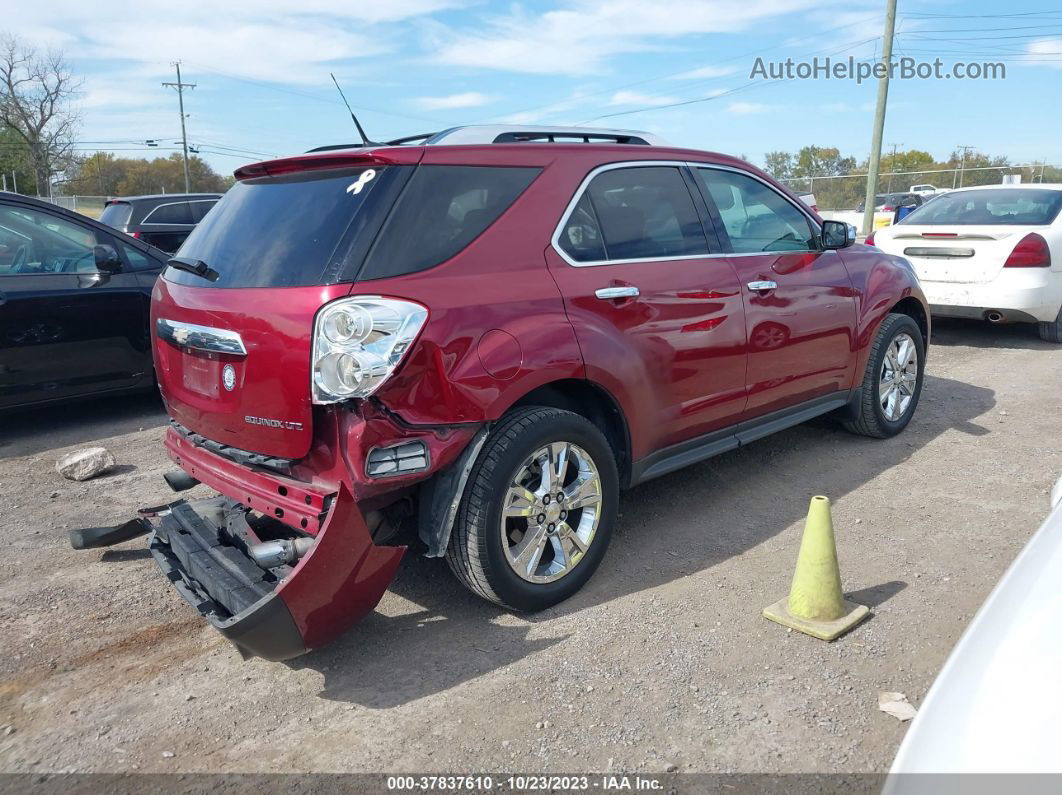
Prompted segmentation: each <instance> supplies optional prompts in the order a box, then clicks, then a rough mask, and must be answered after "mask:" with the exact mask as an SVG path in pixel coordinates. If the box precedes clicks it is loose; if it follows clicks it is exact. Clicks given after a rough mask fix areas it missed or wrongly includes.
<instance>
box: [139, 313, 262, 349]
mask: <svg viewBox="0 0 1062 795" xmlns="http://www.w3.org/2000/svg"><path fill="white" fill-rule="evenodd" d="M155 331H156V333H157V334H158V336H159V339H162V340H165V341H166V342H168V343H170V344H171V345H174V346H176V347H178V348H192V349H194V350H197V351H207V352H209V353H228V354H233V355H236V356H246V355H247V349H246V348H245V347H244V345H243V338H242V337H240V335H239V334H238V333H236V332H235V331H230V330H228V329H223V328H210V327H209V326H197V325H196V324H195V323H181V322H180V321H177V320H167V319H166V318H164V317H160V318H157V319H156V321H155Z"/></svg>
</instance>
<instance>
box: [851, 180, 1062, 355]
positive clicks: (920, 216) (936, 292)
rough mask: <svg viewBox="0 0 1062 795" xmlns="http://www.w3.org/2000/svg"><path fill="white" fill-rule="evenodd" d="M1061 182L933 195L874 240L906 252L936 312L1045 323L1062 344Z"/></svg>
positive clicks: (1048, 334)
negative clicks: (1059, 183)
mask: <svg viewBox="0 0 1062 795" xmlns="http://www.w3.org/2000/svg"><path fill="white" fill-rule="evenodd" d="M1060 210H1062V185H1046V184H1031V185H982V186H977V187H972V188H959V189H957V190H953V191H949V192H948V193H947V194H945V195H943V196H939V197H937V198H934V199H933V201H931V202H927V203H926V204H924V205H923V206H921V207H919V208H918V209H917V210H915V211H914V212H913V213H911V214H910V215H908V216H907V217H906V218H904V219H903V220H902V221H900V222H899V223H898V224H895V225H894V226H890V227H886V228H884V229H879V230H877V231H876V232H875V233H874V234H873V235H871V236H870V237H868V238H867V243H868V244H870V245H873V246H877V247H878V248H880V249H881V250H882V251H887V252H888V253H890V254H897V255H901V256H904V257H907V259H909V260H910V261H911V264H912V265H913V266H914V269H915V271H916V272H917V273H918V278H919V279H920V280H921V282H922V289H923V290H924V291H925V294H926V298H927V299H929V304H930V309H931V311H932V312H933V314H934V315H940V316H944V317H948V316H950V317H968V318H982V319H984V320H988V321H990V322H992V323H1010V322H1013V323H1039V329H1040V336H1041V337H1042V338H1043V339H1045V340H1048V341H1049V342H1058V343H1062V213H1060Z"/></svg>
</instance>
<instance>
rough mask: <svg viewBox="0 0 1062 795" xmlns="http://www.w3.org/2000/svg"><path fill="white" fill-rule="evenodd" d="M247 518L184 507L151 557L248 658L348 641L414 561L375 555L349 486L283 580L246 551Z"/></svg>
mask: <svg viewBox="0 0 1062 795" xmlns="http://www.w3.org/2000/svg"><path fill="white" fill-rule="evenodd" d="M245 515H246V514H245V509H244V508H243V507H242V506H241V505H239V504H238V503H236V502H235V501H234V500H231V499H225V498H214V499H207V500H199V501H196V502H190V503H185V502H183V501H178V502H177V503H174V504H173V505H172V506H171V507H170V510H169V512H168V513H166V514H164V515H163V516H162V517H161V520H160V521H159V523H158V525H157V527H156V528H155V530H154V532H153V533H152V534H151V538H150V540H149V548H150V550H151V554H152V556H153V557H154V558H155V561H156V562H157V563H158V565H159V567H160V568H161V569H162V571H163V573H164V574H165V575H166V577H167V578H168V579H169V580H170V581H171V582H172V583H173V584H174V586H175V587H176V588H177V590H178V592H179V593H180V594H181V596H182V597H184V599H185V600H186V601H187V602H188V603H189V604H191V605H192V606H193V607H195V608H196V610H198V611H199V613H200V614H201V615H202V616H203V617H204V618H206V619H207V620H208V621H209V622H210V623H211V624H212V625H213V626H214V627H215V628H216V629H217V630H218V631H219V632H221V633H222V634H223V635H224V636H225V637H226V638H228V639H229V640H230V641H232V643H233V644H234V645H235V646H236V647H237V648H238V649H239V650H240V653H241V654H243V655H244V656H247V657H250V656H254V657H262V658H264V659H267V660H286V659H290V658H292V657H296V656H298V655H300V654H303V653H305V652H306V651H309V650H310V649H314V648H317V647H319V646H322V645H324V644H325V643H328V642H329V641H330V640H332V639H333V638H335V637H336V636H338V635H340V634H342V633H343V632H345V631H346V630H347V629H349V628H350V627H351V626H353V625H354V624H356V623H357V622H358V621H359V620H361V619H362V618H363V617H364V616H365V615H367V614H368V613H370V612H371V611H372V610H373V609H374V608H375V607H376V605H377V604H378V603H379V601H380V599H381V597H382V596H383V594H384V592H385V591H386V590H387V586H388V585H389V584H390V583H391V580H392V578H393V577H394V573H395V570H396V569H397V568H398V564H399V562H400V561H401V559H402V555H403V554H404V552H405V547H380V546H376V545H375V544H374V543H373V541H372V538H371V536H370V535H369V530H368V528H367V527H366V525H365V522H364V520H363V518H362V516H361V513H360V511H359V510H358V507H357V505H356V504H355V502H354V500H353V498H352V497H351V496H350V493H349V492H348V491H347V490H346V489H345V488H344V487H340V490H339V492H338V493H337V494H336V495H335V498H334V499H333V500H332V503H331V507H330V509H329V511H328V513H327V515H326V516H325V517H324V519H323V521H322V522H321V524H320V529H319V531H318V533H317V539H316V543H315V544H314V546H313V547H312V548H311V549H310V551H309V552H308V553H307V554H306V555H305V556H304V557H303V558H302V559H301V560H300V561H299V562H298V563H297V564H296V565H295V567H294V568H293V569H291V570H290V572H289V573H288V574H287V576H285V577H284V578H283V579H280V580H277V579H276V577H274V576H273V575H272V574H271V573H270V572H267V571H265V570H263V569H261V568H259V567H258V566H257V565H256V564H255V563H254V562H253V561H252V560H251V559H250V558H249V557H247V555H246V553H245V552H244V548H243V545H242V544H241V541H240V538H241V537H244V536H243V535H242V532H241V531H243V530H244V529H245V528H246V522H245ZM252 541H253V539H252Z"/></svg>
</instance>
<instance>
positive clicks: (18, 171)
mask: <svg viewBox="0 0 1062 795" xmlns="http://www.w3.org/2000/svg"><path fill="white" fill-rule="evenodd" d="M0 173H2V174H3V175H4V177H3V183H0V186H2V185H3V184H6V185H7V189H8V190H10V191H13V190H14V189H15V187H16V186H17V187H18V189H19V191H20V192H28V191H31V190H32V189H33V188H32V186H33V165H32V163H31V162H30V156H29V147H28V146H26V142H25V141H23V140H22V139H21V138H20V137H19V136H18V135H17V134H16V133H15V131H14V130H11V129H9V128H7V127H3V126H2V125H0Z"/></svg>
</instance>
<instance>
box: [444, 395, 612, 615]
mask: <svg viewBox="0 0 1062 795" xmlns="http://www.w3.org/2000/svg"><path fill="white" fill-rule="evenodd" d="M618 500H619V477H618V474H617V472H616V460H615V455H614V453H613V451H612V448H611V446H610V445H609V443H608V441H607V440H606V439H605V437H604V435H603V434H602V433H601V431H600V430H599V429H598V428H597V426H595V425H594V424H593V423H591V422H590V421H589V420H587V419H586V418H584V417H582V416H580V415H578V414H574V413H572V412H570V411H562V410H560V409H553V408H539V407H529V408H522V409H517V410H516V411H513V412H512V413H511V414H509V415H507V416H506V417H505V418H503V419H502V421H501V422H500V423H499V424H498V426H497V427H496V428H495V429H494V430H493V431H492V432H491V435H490V436H489V437H488V439H487V442H486V444H485V445H484V446H483V450H482V451H480V454H479V457H478V458H477V460H476V464H475V466H474V467H473V469H472V473H471V475H470V477H469V481H468V485H467V487H466V488H465V493H464V496H463V497H462V501H461V506H460V508H459V510H458V515H457V520H456V522H455V523H454V528H453V531H452V533H451V535H450V543H449V546H448V548H447V552H446V560H447V563H449V564H450V568H451V569H452V570H453V572H454V574H456V575H457V577H458V579H460V580H461V582H463V583H464V584H465V585H466V586H467V587H468V588H469V589H470V590H471V591H472V592H473V593H476V594H478V595H479V596H482V597H483V598H484V599H487V600H489V601H491V602H494V603H496V604H499V605H502V606H503V607H507V608H511V609H513V610H518V611H523V612H534V611H538V610H544V609H546V608H548V607H552V606H553V605H555V604H557V603H558V602H562V601H564V600H565V599H567V598H568V597H570V596H572V595H573V594H574V593H575V592H576V591H578V590H579V589H580V588H582V587H583V585H584V584H585V583H586V581H587V580H589V579H590V577H591V575H593V573H594V571H595V570H596V569H597V567H598V565H600V563H601V559H602V558H603V557H604V555H605V550H606V549H607V547H608V544H609V541H610V540H611V537H612V528H613V525H614V524H615V521H616V507H617V503H618Z"/></svg>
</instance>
